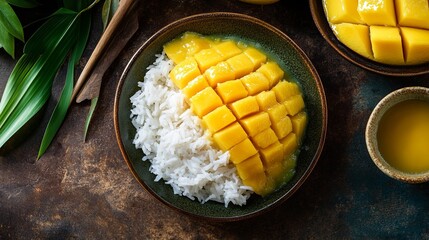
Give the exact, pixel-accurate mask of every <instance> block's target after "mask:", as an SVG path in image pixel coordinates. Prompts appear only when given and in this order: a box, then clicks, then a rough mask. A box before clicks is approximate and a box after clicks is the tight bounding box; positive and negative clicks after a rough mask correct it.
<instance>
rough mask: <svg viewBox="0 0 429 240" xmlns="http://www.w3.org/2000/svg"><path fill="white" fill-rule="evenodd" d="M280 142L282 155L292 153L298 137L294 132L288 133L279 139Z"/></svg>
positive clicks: (296, 145) (286, 155)
mask: <svg viewBox="0 0 429 240" xmlns="http://www.w3.org/2000/svg"><path fill="white" fill-rule="evenodd" d="M280 143H281V144H283V155H284V156H285V157H288V156H290V155H292V153H294V152H295V150H296V149H297V147H298V139H297V137H296V134H295V133H289V134H288V135H287V136H286V137H284V138H282V139H280Z"/></svg>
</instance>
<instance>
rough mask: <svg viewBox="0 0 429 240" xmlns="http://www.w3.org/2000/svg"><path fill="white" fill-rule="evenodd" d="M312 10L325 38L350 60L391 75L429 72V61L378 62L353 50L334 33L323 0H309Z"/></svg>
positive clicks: (371, 69) (317, 25)
mask: <svg viewBox="0 0 429 240" xmlns="http://www.w3.org/2000/svg"><path fill="white" fill-rule="evenodd" d="M309 1H310V10H311V15H312V17H313V21H314V23H315V24H316V27H317V28H318V30H319V32H320V33H321V34H322V36H323V38H324V39H325V40H326V41H327V42H328V43H329V45H331V46H332V47H333V48H334V49H335V50H336V51H337V52H338V53H339V54H340V55H341V56H343V57H344V58H345V59H347V60H349V61H350V62H352V63H354V64H356V65H358V66H360V67H362V68H364V69H367V70H370V71H373V72H376V73H380V74H383V75H389V76H416V75H422V74H426V73H429V63H425V64H420V65H413V66H392V65H386V64H382V63H378V62H375V61H372V60H370V59H367V58H365V57H362V56H361V55H359V54H357V53H356V52H354V51H353V50H351V49H349V48H348V47H346V46H345V45H344V44H342V43H341V42H340V41H339V40H338V39H337V38H336V37H335V34H334V33H333V31H332V29H331V27H330V26H329V23H328V20H327V18H326V15H325V11H324V8H323V0H309Z"/></svg>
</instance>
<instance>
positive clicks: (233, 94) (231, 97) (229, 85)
mask: <svg viewBox="0 0 429 240" xmlns="http://www.w3.org/2000/svg"><path fill="white" fill-rule="evenodd" d="M216 92H217V93H218V94H219V96H220V97H221V98H222V100H223V102H224V103H225V104H227V103H231V102H234V101H236V100H238V99H242V98H244V97H247V90H246V88H245V87H244V86H243V84H242V82H241V81H240V80H232V81H227V82H224V83H219V84H218V86H217V88H216Z"/></svg>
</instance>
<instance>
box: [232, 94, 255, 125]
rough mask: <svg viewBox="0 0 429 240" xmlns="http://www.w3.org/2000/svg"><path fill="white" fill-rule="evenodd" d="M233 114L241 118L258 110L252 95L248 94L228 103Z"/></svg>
mask: <svg viewBox="0 0 429 240" xmlns="http://www.w3.org/2000/svg"><path fill="white" fill-rule="evenodd" d="M229 108H230V109H231V110H232V112H233V113H234V115H235V116H236V117H237V118H238V119H241V118H243V117H245V116H248V115H250V114H252V113H256V112H258V111H259V105H258V102H257V101H256V98H255V97H254V96H248V97H245V98H242V99H240V100H238V101H235V102H233V103H231V104H229Z"/></svg>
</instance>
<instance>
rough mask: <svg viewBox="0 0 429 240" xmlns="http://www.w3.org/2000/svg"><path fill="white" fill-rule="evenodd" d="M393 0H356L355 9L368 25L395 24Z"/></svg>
mask: <svg viewBox="0 0 429 240" xmlns="http://www.w3.org/2000/svg"><path fill="white" fill-rule="evenodd" d="M393 1H394V0H384V1H380V0H358V7H357V11H358V13H359V15H360V17H361V19H362V20H363V21H364V22H365V23H366V24H368V25H381V26H396V14H395V4H394V3H393Z"/></svg>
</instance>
